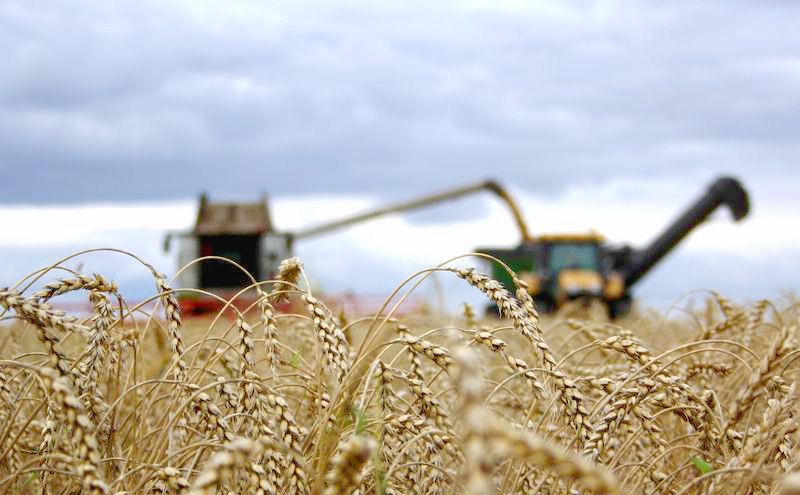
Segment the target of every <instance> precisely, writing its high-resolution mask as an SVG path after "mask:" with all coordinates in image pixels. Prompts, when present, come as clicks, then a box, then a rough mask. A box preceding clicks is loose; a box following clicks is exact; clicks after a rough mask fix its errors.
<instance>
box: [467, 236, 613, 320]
mask: <svg viewBox="0 0 800 495" xmlns="http://www.w3.org/2000/svg"><path fill="white" fill-rule="evenodd" d="M603 242H604V240H603V237H602V236H600V235H599V234H597V233H595V232H589V233H588V234H552V235H541V236H538V237H535V238H533V239H531V240H530V241H528V242H526V243H523V244H522V245H520V246H519V247H517V248H514V249H479V250H478V252H480V253H483V254H488V255H491V256H494V257H496V258H498V259H501V260H503V261H504V262H505V263H506V264H508V266H509V267H510V268H511V269H512V270H514V271H515V272H516V273H518V274H519V276H520V278H521V279H522V280H523V281H524V282H525V283H526V284H527V285H528V292H529V293H530V294H531V296H533V298H534V301H535V303H536V305H537V307H538V308H539V309H540V310H542V311H550V310H552V309H555V308H557V307H559V306H561V305H562V304H563V303H565V302H567V301H570V300H575V299H583V300H586V301H589V300H591V299H604V300H609V299H616V298H619V297H620V296H622V293H623V292H624V287H623V283H622V280H621V278H620V276H619V275H618V274H616V273H613V272H610V271H609V270H608V268H607V266H606V265H607V264H606V263H605V262H604V253H605V250H604V244H603ZM491 267H492V276H493V277H494V278H495V279H497V280H499V281H500V282H502V283H503V285H504V286H506V287H513V282H512V280H511V276H510V275H509V274H508V273H507V272H506V271H505V269H504V267H503V266H502V265H500V264H498V263H492V264H491Z"/></svg>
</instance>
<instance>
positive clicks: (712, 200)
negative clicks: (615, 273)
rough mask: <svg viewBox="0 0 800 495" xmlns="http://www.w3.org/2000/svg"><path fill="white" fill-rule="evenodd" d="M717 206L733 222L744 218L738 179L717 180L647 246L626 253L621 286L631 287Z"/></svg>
mask: <svg viewBox="0 0 800 495" xmlns="http://www.w3.org/2000/svg"><path fill="white" fill-rule="evenodd" d="M721 205H726V206H727V207H728V208H729V209H730V210H731V214H732V215H733V218H734V219H735V220H737V221H738V220H741V219H742V218H744V217H745V216H746V215H747V213H748V211H749V210H750V203H749V200H748V197H747V192H746V191H745V190H744V188H743V187H742V185H741V184H740V183H739V181H738V180H736V179H733V178H730V177H722V178H719V179H717V180H716V181H715V182H714V183H713V184H711V186H710V187H709V188H708V191H706V193H705V194H704V195H703V196H701V197H700V198H699V199H698V200H697V201H695V202H694V203H693V204H692V205H691V206H689V208H688V209H687V210H686V211H685V212H683V214H682V215H681V216H679V217H678V218H677V219H676V220H675V221H674V222H673V223H672V224H671V225H670V226H669V227H668V228H667V229H666V230H665V231H664V232H663V233H662V234H661V235H660V236H658V237H657V238H656V239H655V240H653V242H651V243H650V245H649V246H647V247H646V248H644V249H641V250H635V251H632V252H630V253H629V254H628V256H626V258H627V260H626V262H624V263H622V266H621V267H620V268H622V272H623V273H624V277H625V286H626V287H630V286H632V285H633V284H635V283H636V282H637V281H638V280H639V279H640V278H642V277H643V276H644V275H645V274H646V273H647V272H648V271H649V270H650V269H651V268H652V267H653V266H654V265H655V264H656V263H658V262H659V261H660V260H661V258H663V257H664V256H665V255H666V254H667V253H668V252H669V251H670V250H671V249H672V248H674V247H675V245H677V244H678V243H679V242H680V241H681V240H682V239H683V238H684V237H685V236H686V235H687V234H688V233H689V232H690V231H691V230H692V229H693V228H695V227H696V226H697V225H698V224H700V223H701V222H702V221H703V220H705V219H706V218H707V217H708V216H709V215H710V214H711V213H712V212H713V211H714V210H716V209H717V207H719V206H721Z"/></svg>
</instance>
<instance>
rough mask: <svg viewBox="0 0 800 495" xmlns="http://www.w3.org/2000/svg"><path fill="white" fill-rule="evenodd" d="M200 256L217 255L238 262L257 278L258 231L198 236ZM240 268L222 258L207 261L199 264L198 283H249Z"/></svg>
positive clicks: (224, 285) (217, 285)
mask: <svg viewBox="0 0 800 495" xmlns="http://www.w3.org/2000/svg"><path fill="white" fill-rule="evenodd" d="M200 255H201V256H220V257H222V258H228V259H230V260H233V261H235V262H237V263H238V264H240V265H241V266H242V267H244V269H246V270H247V271H248V272H250V274H251V275H253V277H255V278H256V280H258V279H259V276H260V273H259V270H258V255H259V236H257V235H215V236H202V237H200ZM250 283H251V282H250V279H249V277H247V275H245V274H244V273H242V271H241V270H239V269H238V268H236V267H235V266H233V265H231V264H230V263H225V262H222V261H206V262H204V263H203V264H201V265H200V284H201V286H202V287H210V288H233V287H244V286H247V285H250Z"/></svg>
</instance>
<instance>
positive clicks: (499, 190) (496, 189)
mask: <svg viewBox="0 0 800 495" xmlns="http://www.w3.org/2000/svg"><path fill="white" fill-rule="evenodd" d="M481 191H490V192H493V193H494V194H495V195H497V197H498V198H500V199H501V200H502V201H503V202H504V203H505V204H506V205H507V206H508V208H509V209H510V210H511V214H512V216H513V217H514V221H515V223H516V224H517V228H518V229H519V232H520V236H521V237H522V242H523V243H524V242H527V241H529V240H530V235H529V234H528V227H527V225H526V224H525V220H524V219H523V217H522V212H521V211H520V209H519V207H517V204H516V203H515V202H514V200H513V199H512V198H511V196H510V195H509V194H508V192H507V191H506V190H505V189H503V187H502V186H501V185H500V184H498V183H497V182H495V181H493V180H487V181H484V182H479V183H477V184H472V185H468V186H464V187H460V188H458V189H451V190H448V191H444V192H440V193H436V194H430V195H427V196H422V197H420V198H417V199H413V200H411V201H404V202H401V203H395V204H393V205H389V206H384V207H381V208H377V209H374V210H370V211H367V212H364V213H360V214H357V215H353V216H350V217H346V218H343V219H341V220H336V221H334V222H329V223H325V224H322V225H318V226H316V227H311V228H309V229H305V230H301V231H299V232H294V233H292V234H291V238H292V240H300V239H305V238H308V237H313V236H317V235H320V234H326V233H328V232H331V231H334V230H338V229H341V228H345V227H349V226H351V225H354V224H357V223H361V222H366V221H368V220H372V219H373V218H377V217H380V216H383V215H389V214H392V213H400V212H403V211H408V210H415V209H417V208H422V207H424V206H430V205H434V204H436V203H441V202H444V201H449V200H453V199H457V198H460V197H463V196H467V195H470V194H474V193H478V192H481Z"/></svg>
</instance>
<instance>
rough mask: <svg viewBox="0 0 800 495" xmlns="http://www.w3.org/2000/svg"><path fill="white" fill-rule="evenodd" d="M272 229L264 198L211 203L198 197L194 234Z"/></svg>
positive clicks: (237, 233) (251, 231)
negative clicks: (243, 201)
mask: <svg viewBox="0 0 800 495" xmlns="http://www.w3.org/2000/svg"><path fill="white" fill-rule="evenodd" d="M270 230H272V221H271V220H270V216H269V209H268V207H267V200H266V198H264V199H262V200H261V201H259V202H257V203H211V202H209V201H208V199H207V198H206V196H205V195H204V196H201V197H200V208H199V209H198V212H197V223H196V224H195V227H194V234H195V235H224V234H228V235H230V234H234V235H247V234H263V233H265V232H269V231H270Z"/></svg>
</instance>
